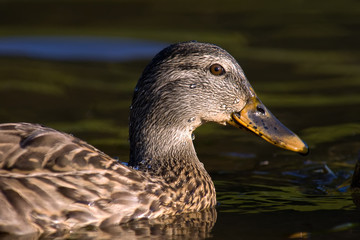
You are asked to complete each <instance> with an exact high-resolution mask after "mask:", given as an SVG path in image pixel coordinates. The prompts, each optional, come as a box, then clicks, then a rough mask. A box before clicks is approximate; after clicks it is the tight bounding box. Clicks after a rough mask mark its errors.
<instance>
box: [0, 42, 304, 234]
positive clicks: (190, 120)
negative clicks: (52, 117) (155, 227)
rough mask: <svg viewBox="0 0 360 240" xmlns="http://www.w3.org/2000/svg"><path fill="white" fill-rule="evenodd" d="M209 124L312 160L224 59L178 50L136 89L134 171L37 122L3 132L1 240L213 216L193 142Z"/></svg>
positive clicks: (199, 48)
mask: <svg viewBox="0 0 360 240" xmlns="http://www.w3.org/2000/svg"><path fill="white" fill-rule="evenodd" d="M206 122H217V123H219V124H222V125H231V126H235V127H237V128H239V129H245V130H248V131H250V132H252V133H253V134H255V135H257V136H259V137H261V138H263V139H264V140H266V141H268V142H270V143H271V144H274V145H276V146H278V147H281V148H284V149H287V150H290V151H293V152H297V153H301V154H306V153H307V152H308V146H307V145H306V143H305V142H304V141H302V140H301V139H300V138H299V137H298V136H297V135H296V134H295V133H293V132H292V131H290V130H289V129H288V128H286V127H285V126H284V125H283V124H282V123H281V122H280V121H279V120H278V119H277V118H276V117H275V116H274V115H273V114H272V113H271V112H270V111H269V110H268V109H267V108H266V107H265V105H264V104H263V103H262V102H261V101H260V99H259V98H258V97H257V95H256V93H255V91H254V89H253V88H252V87H251V85H250V83H249V82H248V80H247V78H246V76H245V74H244V72H243V70H242V68H241V67H240V65H239V63H238V62H237V61H236V60H235V58H234V57H232V56H231V55H230V54H229V53H228V52H227V51H226V50H224V49H222V48H221V47H219V46H217V45H214V44H210V43H201V42H196V41H189V42H180V43H175V44H172V45H170V46H168V47H166V48H165V49H163V50H162V51H160V52H159V53H158V54H157V55H156V56H155V57H154V58H153V59H152V60H151V62H150V63H149V64H148V65H147V66H146V67H145V69H144V71H143V73H142V75H141V77H140V78H139V80H138V82H137V85H136V87H135V90H134V94H133V99H132V104H131V107H130V118H129V142H130V158H129V162H128V164H123V163H121V162H120V161H119V160H117V159H114V158H112V157H110V156H108V155H106V154H105V153H103V152H101V151H100V150H98V149H96V148H95V147H93V146H91V145H89V144H88V143H86V142H85V141H83V140H80V139H78V138H76V137H74V136H73V135H71V134H67V133H63V132H60V131H57V130H54V129H51V128H48V127H45V126H42V125H39V124H32V123H2V124H0V189H1V191H0V206H1V208H0V232H1V233H7V234H16V235H25V234H32V233H38V234H44V233H49V232H59V231H71V230H73V229H78V228H82V227H85V226H95V227H98V228H100V229H102V228H106V227H109V226H116V225H119V224H123V223H127V222H130V221H136V220H139V219H155V218H158V217H164V216H174V215H178V214H182V213H190V212H198V211H202V210H204V209H209V208H214V207H215V206H216V204H217V202H216V191H215V186H214V183H213V181H212V180H211V177H210V175H209V174H208V172H207V171H206V169H205V167H204V165H203V164H202V163H201V162H200V160H199V159H198V157H197V154H196V151H195V148H194V145H193V138H192V134H193V132H194V130H195V129H196V128H198V127H200V126H201V125H202V124H204V123H206Z"/></svg>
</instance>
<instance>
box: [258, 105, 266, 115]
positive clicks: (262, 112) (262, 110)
mask: <svg viewBox="0 0 360 240" xmlns="http://www.w3.org/2000/svg"><path fill="white" fill-rule="evenodd" d="M256 110H257V111H258V112H259V113H261V114H265V110H264V109H263V108H262V107H260V106H257V107H256Z"/></svg>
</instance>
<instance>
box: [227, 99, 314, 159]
mask: <svg viewBox="0 0 360 240" xmlns="http://www.w3.org/2000/svg"><path fill="white" fill-rule="evenodd" d="M228 123H229V124H231V125H233V126H235V127H238V128H245V129H247V130H249V131H251V132H253V133H255V134H256V135H258V136H260V137H262V138H263V139H265V140H266V141H268V142H269V143H272V144H274V145H276V146H278V147H281V148H284V149H287V150H290V151H294V152H298V153H301V154H307V153H308V151H309V149H308V146H307V145H306V143H305V142H303V141H302V140H301V139H300V138H299V137H298V136H297V135H296V134H295V133H293V132H292V131H290V130H289V129H288V128H287V127H285V126H284V125H283V124H282V123H281V122H280V121H279V120H278V119H277V118H276V117H275V116H274V115H273V114H272V113H271V112H270V111H269V110H268V109H267V108H266V107H265V106H264V104H263V103H262V102H261V101H260V100H259V99H258V98H257V97H256V95H255V96H252V97H251V98H250V100H249V101H248V103H247V104H246V105H245V107H244V108H243V109H242V110H241V111H240V112H237V113H232V116H231V120H229V121H228Z"/></svg>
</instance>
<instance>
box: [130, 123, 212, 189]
mask: <svg viewBox="0 0 360 240" xmlns="http://www.w3.org/2000/svg"><path fill="white" fill-rule="evenodd" d="M191 134H192V133H191V132H190V131H186V130H179V129H177V128H173V127H171V126H167V125H165V126H163V125H162V124H159V126H156V125H154V124H151V126H148V124H146V123H143V125H142V127H141V128H140V129H137V132H134V130H133V129H131V127H130V161H129V165H130V166H132V167H134V168H136V169H138V170H140V171H143V172H148V173H150V174H151V175H153V176H158V177H162V178H164V179H165V180H166V181H167V182H168V183H171V182H174V181H175V180H176V178H178V177H179V176H181V174H182V173H183V172H186V171H194V169H196V170H198V171H199V174H200V175H208V174H207V172H206V170H205V169H204V167H203V164H202V163H201V162H200V161H199V159H198V157H197V155H196V152H195V149H194V145H193V142H192V139H191Z"/></svg>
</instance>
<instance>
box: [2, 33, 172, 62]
mask: <svg viewBox="0 0 360 240" xmlns="http://www.w3.org/2000/svg"><path fill="white" fill-rule="evenodd" d="M166 45H167V44H164V43H158V42H151V41H141V40H134V39H124V38H115V37H112V38H110V37H64V36H57V37H45V36H42V37H40V36H36V37H28V36H23V37H0V56H7V57H8V56H10V57H11V56H16V57H30V58H41V59H51V60H72V61H74V60H77V61H79V60H85V61H131V60H136V59H144V58H151V57H152V56H154V55H155V54H156V53H158V52H159V51H160V50H161V49H163V48H164V47H165V46H166Z"/></svg>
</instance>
